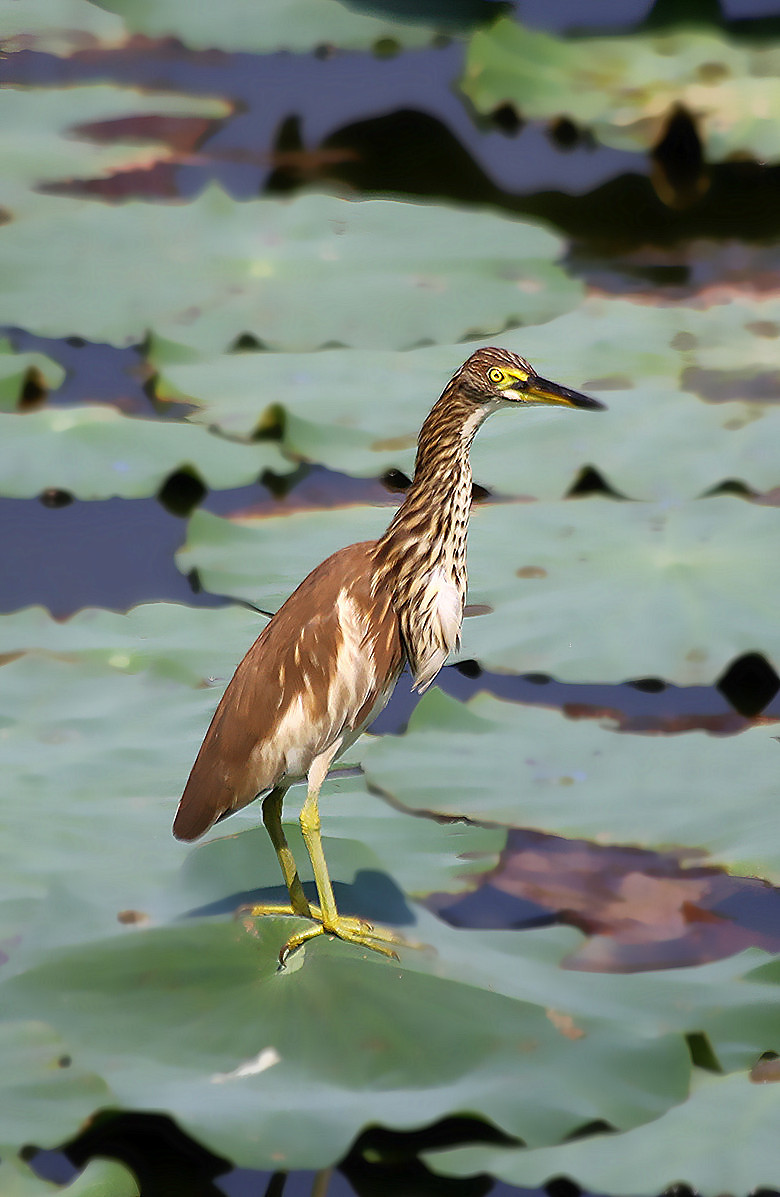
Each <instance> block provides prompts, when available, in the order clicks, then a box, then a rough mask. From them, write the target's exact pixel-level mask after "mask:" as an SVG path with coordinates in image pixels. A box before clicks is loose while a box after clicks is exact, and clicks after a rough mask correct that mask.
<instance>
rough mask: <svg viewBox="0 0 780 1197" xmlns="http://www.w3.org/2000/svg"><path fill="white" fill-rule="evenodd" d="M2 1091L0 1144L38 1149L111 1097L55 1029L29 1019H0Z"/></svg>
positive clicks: (53, 1141)
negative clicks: (29, 1146)
mask: <svg viewBox="0 0 780 1197" xmlns="http://www.w3.org/2000/svg"><path fill="white" fill-rule="evenodd" d="M0 1094H2V1098H3V1101H2V1114H0V1143H2V1144H15V1145H19V1144H25V1143H30V1142H35V1143H37V1145H38V1146H39V1147H44V1146H46V1147H53V1146H55V1145H56V1144H57V1143H58V1142H60V1141H61V1140H62V1139H63V1138H64V1137H65V1136H66V1135H68V1134H70V1133H72V1130H73V1126H74V1123H75V1125H78V1124H79V1123H80V1122H82V1121H84V1120H86V1119H87V1118H88V1117H89V1115H90V1114H91V1113H92V1112H93V1110H94V1109H95V1108H96V1106H99V1105H104V1104H108V1103H109V1102H110V1101H111V1091H110V1090H109V1089H108V1088H107V1086H106V1085H105V1084H104V1082H103V1081H102V1080H101V1079H100V1077H98V1076H96V1075H95V1074H94V1073H89V1072H85V1071H84V1069H83V1068H82V1066H81V1065H80V1063H79V1062H78V1061H77V1060H73V1059H72V1058H71V1053H70V1050H69V1047H68V1045H67V1044H66V1043H65V1042H64V1041H63V1039H62V1038H61V1037H60V1036H59V1035H58V1034H57V1033H56V1031H54V1030H53V1029H52V1028H51V1027H50V1026H47V1025H46V1024H45V1023H42V1022H35V1021H32V1020H28V1019H25V1020H23V1021H22V1020H19V1021H17V1020H15V1019H11V1020H4V1021H0ZM3 1156H5V1152H3ZM2 1191H3V1193H4V1194H5V1193H6V1192H7V1190H6V1189H5V1188H4V1189H3V1190H2Z"/></svg>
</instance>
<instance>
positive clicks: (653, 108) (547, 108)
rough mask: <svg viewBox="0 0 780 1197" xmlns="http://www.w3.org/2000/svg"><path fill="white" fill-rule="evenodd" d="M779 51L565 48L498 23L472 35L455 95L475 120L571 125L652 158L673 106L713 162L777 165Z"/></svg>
mask: <svg viewBox="0 0 780 1197" xmlns="http://www.w3.org/2000/svg"><path fill="white" fill-rule="evenodd" d="M778 74H780V52H779V51H778V49H777V47H776V46H775V45H773V44H768V45H762V44H758V45H736V44H734V43H732V42H729V41H728V40H727V39H726V38H725V37H724V36H723V35H722V34H720V33H717V32H715V31H714V30H705V29H696V30H694V29H681V30H676V31H674V32H670V33H662V34H661V33H658V34H652V35H651V34H643V35H637V34H633V35H632V36H630V37H585V38H570V39H564V38H560V37H556V36H553V35H551V34H547V33H542V32H540V31H538V30H532V29H524V28H523V27H522V26H521V25H519V24H517V23H515V22H514V21H512V20H510V19H508V18H505V19H502V20H499V21H496V22H495V24H493V25H492V26H491V27H490V28H489V29H484V30H478V31H477V32H476V33H474V35H473V36H472V39H471V43H470V46H469V51H468V56H467V60H466V68H465V73H464V77H463V79H462V81H461V87H462V88H463V90H464V92H465V93H466V95H467V96H468V97H469V99H470V100H471V102H472V103H473V104H474V105H475V106H476V108H477V109H478V110H479V111H480V112H492V111H493V110H494V109H495V108H498V107H500V106H501V105H502V104H505V103H512V104H514V105H515V107H516V108H517V110H518V112H519V113H520V114H521V115H522V116H523V117H524V118H526V119H537V120H538V119H541V120H551V119H553V118H556V117H561V116H563V117H568V118H570V119H571V120H573V121H574V122H575V124H577V125H578V126H580V127H582V126H585V127H587V128H589V129H591V130H592V131H593V132H594V134H595V135H596V137H597V138H598V139H599V141H601V142H603V143H604V144H605V145H609V146H613V147H615V148H617V149H626V150H635V149H643V150H646V149H650V148H651V147H652V146H654V145H655V144H656V143H657V142H658V140H659V139H660V136H661V135H662V132H663V129H664V126H665V123H666V121H667V119H668V117H669V115H670V114H671V112H672V111H673V110H674V108H675V106H677V105H682V106H683V107H684V108H685V109H686V110H687V111H688V112H690V113H693V114H695V117H696V120H697V123H698V125H699V129H700V133H701V136H702V140H703V141H704V146H705V153H706V156H707V158H708V159H709V160H710V161H721V160H722V159H724V158H727V157H728V156H729V155H731V154H739V153H741V154H751V155H752V156H753V157H755V158H758V159H760V160H762V161H765V160H767V159H769V160H773V159H776V158H777V156H778V153H779V152H780V134H778V129H777V122H776V121H775V120H774V117H773V113H774V112H775V111H776V109H777V105H778V104H780V81H778Z"/></svg>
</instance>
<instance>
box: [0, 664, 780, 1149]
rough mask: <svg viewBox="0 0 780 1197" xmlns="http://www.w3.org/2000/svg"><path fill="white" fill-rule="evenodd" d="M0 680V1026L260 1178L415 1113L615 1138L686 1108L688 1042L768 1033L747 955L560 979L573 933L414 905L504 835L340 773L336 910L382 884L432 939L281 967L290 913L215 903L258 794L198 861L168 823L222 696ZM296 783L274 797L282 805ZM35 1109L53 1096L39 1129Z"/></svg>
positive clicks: (155, 684) (729, 1063)
mask: <svg viewBox="0 0 780 1197" xmlns="http://www.w3.org/2000/svg"><path fill="white" fill-rule="evenodd" d="M2 674H3V687H2V690H0V703H2V710H1V711H0V721H1V722H2V730H1V731H0V734H1V735H2V738H3V746H4V748H3V752H4V768H5V774H4V778H5V781H6V785H5V786H4V790H3V793H4V795H6V796H7V801H5V802H4V803H2V814H1V815H0V818H2V823H3V845H4V851H5V853H6V854H7V857H6V859H5V860H4V861H3V864H2V868H0V878H2V893H1V894H0V920H1V925H2V934H3V937H4V939H5V940H6V943H7V945H9V947H8V954H9V959H8V960H7V961H6V963H5V964H4V966H3V970H2V978H3V979H2V981H0V1005H2V1009H3V1015H4V1018H5V1019H6V1020H25V1021H26V1022H29V1021H30V1020H36V1022H38V1023H42V1024H43V1025H44V1027H45V1028H51V1029H52V1031H51V1034H53V1035H58V1036H60V1037H61V1038H62V1040H63V1041H64V1043H65V1044H67V1054H68V1056H69V1057H70V1058H72V1060H73V1061H74V1062H75V1066H76V1067H77V1068H78V1070H80V1071H79V1076H82V1075H83V1076H84V1077H85V1078H87V1079H89V1078H91V1077H95V1078H97V1080H98V1082H99V1087H98V1089H96V1090H95V1091H94V1098H93V1101H94V1108H95V1109H99V1108H101V1107H105V1106H106V1105H108V1104H110V1105H111V1106H112V1107H113V1108H127V1109H148V1108H154V1109H157V1110H164V1111H167V1112H168V1113H170V1115H171V1116H172V1117H174V1118H175V1119H176V1120H177V1122H178V1123H179V1124H180V1125H181V1126H182V1127H183V1128H184V1129H185V1130H186V1131H188V1132H189V1133H191V1134H193V1135H195V1136H196V1137H197V1138H199V1139H200V1140H201V1141H202V1142H203V1143H205V1144H206V1145H207V1146H209V1147H211V1148H212V1149H213V1150H214V1151H217V1152H219V1153H220V1154H223V1155H227V1156H229V1157H230V1158H232V1159H233V1160H235V1162H236V1163H238V1164H245V1165H247V1166H253V1167H267V1168H272V1167H273V1168H278V1167H280V1166H287V1167H304V1168H312V1167H324V1166H327V1165H328V1164H330V1163H332V1162H334V1160H336V1159H337V1158H338V1157H339V1156H341V1155H342V1154H343V1152H344V1151H345V1150H346V1149H347V1147H348V1146H349V1144H350V1142H351V1141H352V1140H353V1139H354V1137H355V1135H356V1134H357V1133H358V1132H359V1131H360V1130H361V1129H362V1128H364V1127H365V1126H366V1125H367V1124H368V1123H381V1124H385V1125H389V1126H396V1127H399V1128H411V1127H416V1126H420V1125H423V1124H428V1123H429V1122H430V1121H431V1120H433V1119H436V1118H438V1117H444V1116H447V1115H451V1114H458V1113H462V1112H463V1111H469V1112H470V1113H474V1114H476V1115H479V1116H481V1117H483V1118H486V1119H488V1120H490V1121H492V1122H493V1123H495V1124H496V1125H498V1126H499V1127H502V1128H503V1129H504V1130H506V1131H507V1133H509V1134H512V1135H515V1136H519V1137H521V1138H522V1139H523V1141H524V1142H526V1143H528V1144H529V1146H530V1147H533V1148H535V1147H543V1146H553V1145H556V1144H558V1143H560V1142H561V1140H562V1139H564V1138H566V1137H567V1136H569V1135H570V1134H572V1133H574V1132H575V1131H578V1130H580V1129H581V1128H582V1127H583V1126H585V1125H588V1124H590V1123H592V1122H593V1121H595V1120H605V1121H607V1122H608V1123H609V1124H611V1125H613V1126H615V1127H616V1128H618V1129H623V1130H630V1129H631V1128H632V1127H635V1126H638V1125H642V1124H644V1123H647V1122H650V1121H652V1120H653V1119H657V1118H658V1117H659V1116H660V1115H661V1114H663V1113H664V1111H666V1110H668V1109H670V1108H671V1107H673V1106H678V1105H679V1104H680V1103H681V1102H684V1101H685V1098H686V1095H687V1087H688V1081H689V1075H690V1060H689V1054H688V1051H687V1048H686V1044H685V1039H684V1035H685V1034H686V1033H688V1032H690V1031H692V1030H697V1031H701V1032H703V1033H706V1034H707V1035H709V1036H710V1039H711V1042H712V1044H713V1050H714V1051H715V1052H716V1053H717V1055H718V1058H719V1059H720V1060H721V1062H722V1064H723V1066H724V1067H726V1068H744V1067H746V1066H748V1065H749V1063H750V1056H751V1054H752V1055H753V1056H755V1055H756V1054H758V1053H759V1052H761V1051H764V1050H767V1049H769V1048H771V1047H772V1046H773V1045H774V1044H775V1042H777V1036H778V1035H780V1023H778V1013H777V1011H778V1008H780V1007H779V1006H778V1003H777V1000H776V993H775V988H776V985H777V983H778V979H779V977H778V970H777V968H776V967H775V965H774V963H769V964H763V965H761V962H763V961H765V960H766V957H765V956H764V955H763V953H758V952H754V953H750V954H747V955H746V956H745V957H744V958H741V959H738V960H730V961H721V962H719V964H718V965H717V966H706V967H705V968H703V969H689V970H679V971H677V972H674V973H666V974H658V975H649V974H644V975H643V976H642V977H614V976H610V977H603V976H598V975H595V974H589V973H575V972H572V971H566V970H565V969H562V968H561V967H560V965H561V960H562V958H563V957H565V955H566V953H567V952H570V951H571V949H572V947H573V946H574V945H575V944H576V943H577V942H578V936H577V935H576V934H575V933H574V932H571V931H568V930H564V929H561V928H556V929H552V930H549V931H547V932H545V933H543V934H542V935H538V934H528V935H525V934H524V935H518V934H513V933H469V932H463V931H457V930H455V929H453V928H451V927H447V926H446V925H445V924H443V923H441V922H440V921H438V920H437V919H435V918H434V917H433V916H432V915H430V914H428V913H427V912H425V911H424V910H422V909H420V908H417V907H415V906H414V905H413V904H412V903H411V901H409V899H408V898H407V897H406V896H405V895H406V894H408V893H409V892H410V891H411V892H414V891H415V890H417V889H424V888H426V887H427V886H429V885H433V886H434V887H445V888H451V889H455V890H458V889H459V888H460V887H463V886H468V885H470V884H471V883H472V875H473V873H474V872H475V871H477V872H479V871H482V870H484V869H485V868H490V867H491V865H492V863H493V861H494V859H495V854H496V852H497V851H498V850H499V849H500V847H501V843H502V832H501V829H500V828H496V829H492V830H491V829H483V828H479V827H469V826H458V825H446V826H445V825H441V824H440V823H439V822H437V821H434V820H425V821H424V822H422V823H420V822H419V821H418V820H415V819H414V818H413V817H412V816H411V815H409V814H406V813H405V812H403V811H401V810H397V809H392V808H390V807H388V806H387V805H386V804H385V803H384V802H383V801H382V800H381V798H379V797H377V796H376V795H370V794H369V793H368V792H367V791H366V788H365V785H364V783H363V782H362V781H361V780H360V779H356V778H345V779H341V780H339V779H332V780H330V781H328V783H327V784H326V788H325V790H324V792H323V800H322V808H323V823H324V831H325V839H326V842H325V851H326V855H327V858H328V860H329V863H330V867H331V872H332V874H333V878H334V882H335V883H336V889H337V895H338V899H339V902H340V904H341V906H342V909H345V910H353V909H355V907H354V903H355V902H356V901H358V899H359V897H360V895H361V894H364V895H365V891H366V878H370V877H373V878H375V879H378V880H382V883H383V884H382V885H381V886H379V887H378V888H377V886H376V885H375V886H374V892H375V893H376V894H377V895H378V899H377V900H378V902H379V910H378V914H380V915H381V916H382V917H385V918H386V917H388V913H389V914H390V915H391V921H395V922H396V924H397V925H400V927H401V930H402V932H403V933H404V934H405V935H406V936H407V937H408V938H409V939H414V940H417V941H419V942H421V943H423V944H426V945H428V946H429V948H432V949H433V951H430V950H428V951H426V950H419V949H414V948H406V949H403V950H402V959H401V961H400V962H399V963H392V962H388V961H386V960H382V959H379V958H368V957H369V956H370V954H368V956H367V955H366V953H365V952H364V951H362V950H360V949H356V948H352V947H350V946H348V945H344V944H341V943H336V942H333V943H330V942H325V941H324V940H320V941H317V942H314V943H311V944H309V945H307V946H306V948H305V949H303V951H301V952H299V953H297V954H296V955H295V956H294V957H293V958H292V959H291V961H290V963H289V965H288V967H287V969H286V970H285V971H284V972H282V973H279V972H277V971H276V958H277V954H278V952H279V949H280V947H281V945H282V944H283V943H284V941H285V939H286V938H287V936H288V935H289V934H290V931H291V927H292V926H294V925H295V924H294V923H293V922H292V921H291V920H290V919H279V918H274V917H268V918H257V919H251V920H248V921H245V922H244V923H241V922H239V923H237V922H235V921H231V920H230V918H229V913H230V911H231V910H232V909H233V908H234V906H235V905H236V904H237V903H238V902H239V901H242V900H246V897H247V896H248V894H250V893H252V892H253V891H254V893H255V894H257V887H261V888H260V893H261V895H264V894H266V893H268V892H269V886H270V890H271V893H272V894H273V890H274V887H277V886H278V884H279V872H278V866H277V863H276V861H275V858H274V854H273V851H272V849H271V846H270V843H269V841H268V837H267V836H266V835H265V833H264V831H263V830H262V828H260V827H258V826H257V819H258V811H257V809H256V808H251V807H250V808H247V810H245V811H243V812H241V813H240V814H239V815H237V816H236V817H235V819H234V820H233V821H232V822H233V824H234V831H233V834H230V831H229V829H228V834H227V835H226V836H217V837H216V838H214V839H213V840H212V841H211V842H209V843H206V844H204V845H201V846H198V847H196V848H194V849H191V850H189V851H187V850H185V849H183V848H182V846H181V845H177V844H176V843H175V842H174V841H173V839H172V838H171V836H170V831H169V820H170V816H171V812H172V810H173V806H174V803H175V797H176V795H177V793H178V792H179V791H180V788H181V784H182V779H183V777H184V775H185V774H186V770H187V768H188V766H189V763H190V762H191V760H192V758H193V756H194V753H195V750H196V747H197V744H198V742H199V739H200V736H201V734H202V732H203V729H204V727H205V725H206V723H207V721H208V718H209V715H210V712H211V710H213V707H214V704H215V700H216V697H217V693H218V690H216V691H209V690H192V689H191V688H189V687H183V686H181V685H178V684H176V683H172V682H170V681H167V680H165V679H161V678H159V677H156V676H154V675H152V674H151V673H143V674H138V675H135V676H124V675H122V674H120V673H117V672H116V671H115V670H110V669H107V668H106V667H105V666H103V665H101V664H99V663H93V664H91V665H90V664H89V663H87V662H81V663H78V664H77V663H72V664H69V663H67V662H64V661H55V660H51V659H48V658H40V659H36V658H35V657H32V656H24V657H21V658H20V659H19V660H17V661H14V662H12V663H10V664H6V665H4V666H3V667H2ZM465 714H466V715H468V714H469V712H468V711H467V712H466V713H465ZM764 730H765V729H761V731H762V732H764ZM603 734H605V735H606V734H608V733H603ZM467 738H468V735H467V733H466V732H465V731H464V729H463V728H457V729H456V735H455V737H452V736H450V740H451V741H452V740H453V739H454V740H455V743H456V744H458V743H462V742H464V741H465V740H466V739H467ZM475 738H476V737H475ZM413 743H414V740H413V734H412V735H410V736H409V737H408V740H407V739H406V738H403V737H402V738H393V741H392V747H394V748H395V749H396V750H397V751H398V752H403V751H404V750H405V748H406V747H407V745H410V746H412V747H413ZM388 747H390V746H388ZM364 748H365V743H364ZM371 751H373V750H371ZM448 751H449V753H450V755H451V754H452V743H450V747H449V749H448ZM752 759H753V761H754V762H755V752H754V753H753V757H752ZM301 797H302V792H301V791H299V793H298V794H297V796H296V794H295V793H291V795H290V796H289V798H290V801H289V803H288V804H287V805H286V812H287V818H288V820H290V821H292V820H293V819H294V816H295V813H296V806H297V804H298V803H299V802H300V799H301ZM31 812H34V814H35V818H36V826H37V828H38V831H37V833H36V836H35V837H34V838H32V839H31V837H30V835H29V825H30V817H31ZM244 828H246V829H247V830H243V829H244ZM288 830H289V837H290V842H291V845H292V846H293V849H294V850H295V851H296V854H297V855H298V856H299V857H301V858H302V854H301V851H300V849H301V842H300V834H299V833H298V832H297V830H296V829H295V828H294V827H293V826H290V827H289V829H288ZM766 838H767V839H768V838H770V833H769V832H767V833H766ZM775 838H776V837H775ZM182 861H183V862H185V863H184V867H183V869H182V870H181V872H179V870H178V865H179V862H182ZM302 875H303V876H304V879H306V878H307V877H308V875H309V874H308V871H307V870H305V869H304V870H303V873H302ZM357 909H358V911H360V906H359V905H358V907H357ZM398 909H400V917H399V915H398V914H397V913H396V915H395V916H392V911H394V910H396V911H397V910H398ZM209 914H210V915H211V917H207V916H208V915H209ZM118 915H119V921H118V923H117V916H118ZM188 915H189V917H183V916H188ZM149 922H151V923H157V926H147V925H146V924H147V923H149ZM757 966H758V967H757ZM390 1012H392V1017H391V1016H390ZM3 1025H4V1024H2V1023H0V1027H2V1026H3ZM9 1034H11V1032H9ZM46 1035H47V1036H48V1035H50V1032H49V1031H48V1030H47V1031H46ZM46 1042H48V1039H46ZM421 1044H422V1045H424V1047H423V1048H422V1049H421V1046H420V1045H421ZM453 1044H457V1045H458V1050H457V1051H454V1050H453ZM60 1071H61V1070H56V1071H55V1072H53V1073H52V1075H51V1079H50V1080H49V1081H47V1085H51V1086H52V1088H51V1091H50V1092H49V1090H48V1089H47V1090H46V1094H47V1095H48V1096H47V1100H48V1097H50V1098H51V1101H52V1102H60V1101H62V1105H61V1107H59V1109H58V1118H59V1121H58V1122H56V1124H55V1125H56V1131H53V1132H51V1133H52V1134H56V1135H57V1137H63V1138H64V1137H66V1136H67V1135H68V1134H71V1133H75V1131H76V1130H77V1129H78V1125H79V1123H80V1121H81V1118H82V1113H81V1110H80V1109H79V1110H75V1109H74V1108H73V1107H72V1106H71V1105H69V1104H68V1101H65V1100H64V1097H63V1091H62V1089H61V1088H57V1086H61V1083H62V1081H61V1075H60ZM4 1075H5V1073H4ZM7 1075H13V1074H12V1072H8V1073H7ZM74 1075H75V1074H74ZM89 1083H90V1084H92V1083H93V1082H92V1081H89ZM78 1091H79V1092H81V1091H82V1088H81V1087H80V1088H79V1090H78ZM36 1108H37V1109H41V1110H43V1111H45V1110H46V1108H47V1107H46V1105H45V1104H43V1103H41V1104H40V1105H39V1106H36V1107H34V1106H33V1105H31V1106H30V1110H31V1117H34V1116H35V1109H36ZM291 1115H292V1116H291ZM34 1137H35V1139H36V1140H37V1141H41V1140H42V1139H43V1135H42V1134H38V1135H35V1136H34ZM12 1141H13V1136H12Z"/></svg>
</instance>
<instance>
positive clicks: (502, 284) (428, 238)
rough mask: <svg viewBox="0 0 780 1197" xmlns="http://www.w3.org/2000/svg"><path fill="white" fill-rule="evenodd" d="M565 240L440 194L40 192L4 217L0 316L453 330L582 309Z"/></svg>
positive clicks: (377, 339)
mask: <svg viewBox="0 0 780 1197" xmlns="http://www.w3.org/2000/svg"><path fill="white" fill-rule="evenodd" d="M561 249H562V243H561V242H560V241H559V240H558V238H556V237H554V236H553V235H552V234H551V233H548V232H547V231H546V230H544V229H542V228H540V227H538V226H536V225H533V224H530V223H525V222H522V221H517V220H509V219H507V218H505V217H502V216H496V215H493V214H491V213H487V212H479V213H475V212H472V211H461V210H458V209H455V208H452V207H437V206H436V205H434V204H410V203H397V202H395V201H392V200H366V201H363V202H361V203H355V202H353V201H350V200H344V199H335V198H333V197H332V196H322V195H299V196H297V197H296V198H295V199H292V200H289V199H285V200H278V199H259V200H252V201H249V202H243V203H239V202H236V201H234V200H231V199H229V198H228V197H227V196H226V195H225V194H224V192H222V191H221V190H220V189H219V188H218V187H216V186H212V187H210V188H209V189H207V190H206V191H205V192H204V193H203V194H202V195H201V196H200V197H199V198H198V199H197V200H194V201H193V202H191V203H187V204H169V205H162V204H158V205H151V204H148V203H142V202H140V201H131V202H128V203H126V204H123V205H122V206H121V207H107V206H104V205H102V204H97V203H95V202H92V201H87V200H76V199H70V198H68V197H63V196H56V197H55V196H47V195H32V196H30V202H29V203H28V204H26V205H25V206H24V208H23V209H20V210H19V211H18V212H17V214H16V218H15V219H14V220H12V221H10V222H9V223H7V224H6V225H4V226H3V227H0V252H2V254H3V258H4V261H5V270H6V274H7V278H8V279H9V280H10V281H9V285H8V287H7V289H6V290H5V291H4V292H3V295H2V297H0V323H3V324H5V323H7V324H13V325H17V326H22V327H24V328H27V329H29V330H30V331H33V332H37V333H41V334H44V335H48V336H69V335H71V334H73V333H77V334H78V335H80V336H82V337H86V338H87V339H90V340H97V341H109V342H111V343H112V344H128V343H131V342H138V341H140V340H142V339H143V337H144V336H145V335H146V333H147V331H148V330H150V329H154V330H155V332H156V333H158V335H160V336H162V337H164V338H167V339H169V340H171V341H174V342H176V343H178V344H182V345H186V346H189V347H191V348H193V349H196V350H197V351H198V352H200V353H203V354H206V355H208V354H211V355H213V354H215V353H221V352H224V351H225V350H226V349H227V348H228V347H229V346H230V345H232V344H233V342H234V341H235V340H236V338H238V337H240V336H241V335H242V334H245V333H251V334H253V335H254V336H255V337H257V338H259V339H260V340H261V341H262V342H263V343H264V344H266V345H269V346H272V347H274V348H279V349H289V350H301V349H313V348H317V347H319V346H322V345H325V344H327V343H330V342H333V341H338V342H341V343H342V344H349V345H354V346H357V347H364V348H365V347H376V348H381V347H385V348H395V347H403V346H409V345H412V344H416V343H419V342H420V341H421V340H423V339H426V338H428V339H431V340H434V341H447V342H453V341H456V340H458V339H460V338H462V337H464V336H466V335H471V336H474V335H477V334H478V333H482V334H486V333H488V332H491V331H495V330H498V329H502V328H505V327H506V326H507V325H509V324H521V323H529V322H533V323H538V322H539V321H541V320H545V319H551V318H552V317H553V316H556V315H559V314H560V313H561V312H563V311H568V310H569V309H570V308H572V307H573V306H575V305H576V303H577V302H578V301H579V299H580V296H581V294H582V285H581V284H580V283H579V282H576V281H575V280H573V279H571V278H569V277H567V275H566V274H565V273H564V271H563V270H562V269H561V268H560V267H559V266H557V265H556V264H555V260H556V259H557V258H558V256H559V255H560V253H561ZM118 278H121V280H122V286H121V287H118V286H117V285H116V280H117V279H118Z"/></svg>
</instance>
